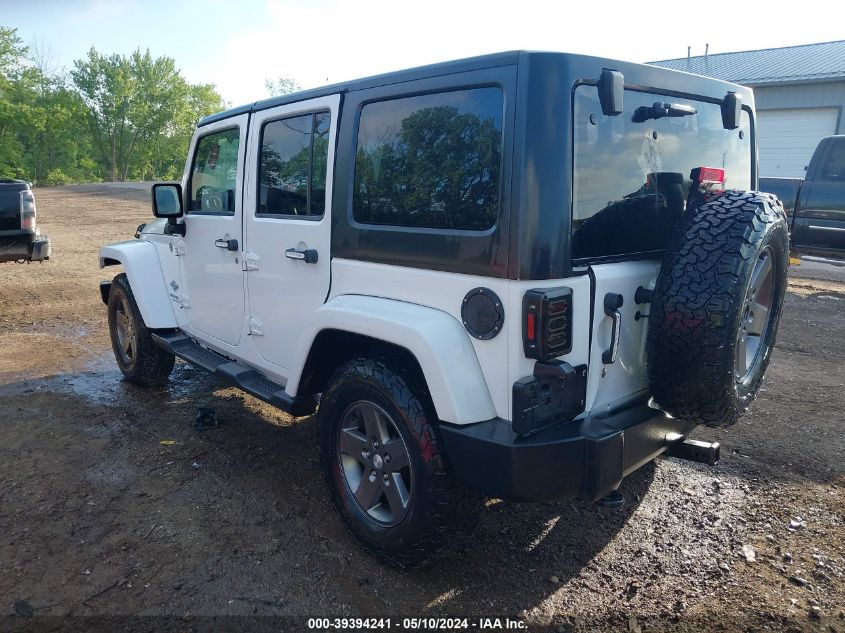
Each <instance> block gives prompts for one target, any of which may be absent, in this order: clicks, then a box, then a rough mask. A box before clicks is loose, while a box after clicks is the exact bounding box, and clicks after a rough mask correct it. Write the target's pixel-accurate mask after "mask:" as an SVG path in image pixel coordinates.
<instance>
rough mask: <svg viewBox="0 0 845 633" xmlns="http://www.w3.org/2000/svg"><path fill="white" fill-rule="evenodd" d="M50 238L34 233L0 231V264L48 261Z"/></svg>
mask: <svg viewBox="0 0 845 633" xmlns="http://www.w3.org/2000/svg"><path fill="white" fill-rule="evenodd" d="M51 254H52V247H51V245H50V238H49V237H47V236H46V235H42V234H41V233H36V232H34V231H0V262H12V261H19V260H22V259H23V260H28V261H33V262H35V261H44V260H45V259H50V255H51Z"/></svg>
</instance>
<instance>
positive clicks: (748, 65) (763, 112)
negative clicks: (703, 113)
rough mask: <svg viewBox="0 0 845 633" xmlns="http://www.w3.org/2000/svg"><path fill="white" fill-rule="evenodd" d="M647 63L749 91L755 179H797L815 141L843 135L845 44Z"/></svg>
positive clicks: (764, 50)
mask: <svg viewBox="0 0 845 633" xmlns="http://www.w3.org/2000/svg"><path fill="white" fill-rule="evenodd" d="M649 63H651V64H654V65H656V66H664V67H666V68H673V69H675V70H682V71H685V72H689V73H694V74H697V75H706V76H708V77H716V78H718V79H725V80H728V81H733V82H735V83H739V84H744V85H746V86H751V87H752V88H753V89H754V99H755V102H756V106H757V128H758V130H757V131H758V148H759V153H760V175H761V176H787V177H798V178H800V177H803V175H804V169H805V168H806V166H807V164H808V163H809V162H810V157H811V156H812V154H813V150H814V149H815V147H816V145H817V144H818V142H819V140H821V139H822V138H823V137H825V136H828V135H830V134H842V133H845V121H843V116H842V111H843V109H845V40H841V41H836V42H824V43H819V44H805V45H802V46H787V47H784V48H767V49H762V50H757V51H739V52H734V53H716V54H710V55H700V56H695V57H682V58H679V59H666V60H662V61H654V62H649Z"/></svg>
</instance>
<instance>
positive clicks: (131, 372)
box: [108, 273, 176, 387]
mask: <svg viewBox="0 0 845 633" xmlns="http://www.w3.org/2000/svg"><path fill="white" fill-rule="evenodd" d="M108 313H109V335H110V336H111V345H112V349H113V350H114V357H115V359H116V360H117V365H118V367H120V371H122V372H123V375H124V376H125V377H126V380H127V381H128V382H131V383H133V384H136V385H140V386H143V387H154V386H158V385H162V384H164V383H165V382H166V381H167V377H168V376H169V375H170V372H171V371H173V364H174V362H175V360H176V358H175V357H174V356H173V354H170V353H168V352H166V351H165V350H163V349H161V348H160V347H158V346H157V345H156V344H155V343H153V340H152V338H151V337H150V330H149V329H148V328H147V326H146V325H145V324H144V319H143V318H142V317H141V312H140V310H138V304H137V303H135V296H134V295H133V294H132V288H130V287H129V281H128V280H127V279H126V275H125V274H123V273H121V274H120V275H118V276H117V277H115V278H114V280H112V285H111V291H110V292H109V305H108Z"/></svg>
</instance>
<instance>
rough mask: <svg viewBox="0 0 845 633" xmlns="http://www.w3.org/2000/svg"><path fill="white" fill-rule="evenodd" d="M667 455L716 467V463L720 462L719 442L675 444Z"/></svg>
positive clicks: (687, 441) (697, 441)
mask: <svg viewBox="0 0 845 633" xmlns="http://www.w3.org/2000/svg"><path fill="white" fill-rule="evenodd" d="M666 454H667V455H669V456H670V457H677V458H678V459H686V460H689V461H691V462H699V463H700V464H709V465H710V466H715V465H716V462H718V461H719V442H702V441H699V440H684V441H682V442H675V443H674V444H672V446H670V447H669V450H668V451H666Z"/></svg>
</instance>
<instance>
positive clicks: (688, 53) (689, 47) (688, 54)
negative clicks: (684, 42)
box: [687, 46, 692, 61]
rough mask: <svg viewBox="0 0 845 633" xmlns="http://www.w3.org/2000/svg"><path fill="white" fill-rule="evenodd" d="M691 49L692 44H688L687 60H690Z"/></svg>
mask: <svg viewBox="0 0 845 633" xmlns="http://www.w3.org/2000/svg"><path fill="white" fill-rule="evenodd" d="M690 50H692V46H687V61H689V56H690Z"/></svg>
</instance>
